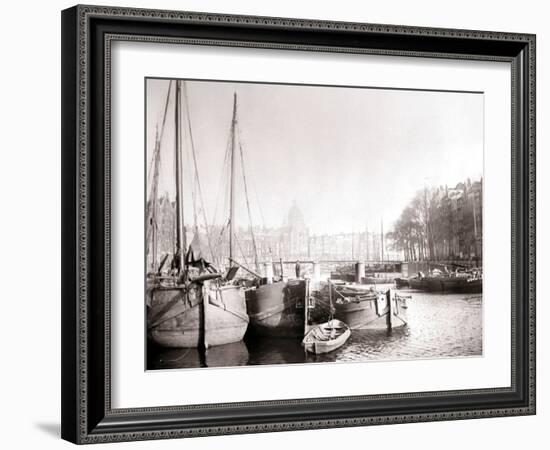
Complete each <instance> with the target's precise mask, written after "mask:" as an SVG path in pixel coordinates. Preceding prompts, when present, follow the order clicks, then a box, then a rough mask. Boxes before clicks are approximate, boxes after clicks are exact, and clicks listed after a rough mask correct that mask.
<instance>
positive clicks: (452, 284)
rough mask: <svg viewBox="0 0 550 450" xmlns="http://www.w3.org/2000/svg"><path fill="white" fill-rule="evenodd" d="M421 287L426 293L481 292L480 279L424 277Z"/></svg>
mask: <svg viewBox="0 0 550 450" xmlns="http://www.w3.org/2000/svg"><path fill="white" fill-rule="evenodd" d="M422 281H423V284H422V285H421V287H418V288H417V289H422V290H425V291H428V292H457V293H480V292H481V291H482V284H483V282H482V279H480V278H478V279H472V278H468V277H461V276H452V277H447V276H445V277H425V278H424V279H423V280H422ZM411 287H412V285H411Z"/></svg>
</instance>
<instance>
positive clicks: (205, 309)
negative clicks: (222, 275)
mask: <svg viewBox="0 0 550 450" xmlns="http://www.w3.org/2000/svg"><path fill="white" fill-rule="evenodd" d="M209 287H210V281H204V282H203V285H202V326H203V329H202V331H203V334H202V345H203V348H204V351H206V350H208V336H207V332H208V327H207V325H206V324H207V322H208V304H209V302H210V299H209V298H208V294H209V291H210V289H209Z"/></svg>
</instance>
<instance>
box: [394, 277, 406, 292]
mask: <svg viewBox="0 0 550 450" xmlns="http://www.w3.org/2000/svg"><path fill="white" fill-rule="evenodd" d="M395 287H396V288H397V289H402V288H408V287H409V280H408V279H407V278H396V279H395Z"/></svg>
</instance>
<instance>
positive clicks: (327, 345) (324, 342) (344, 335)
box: [302, 320, 351, 355]
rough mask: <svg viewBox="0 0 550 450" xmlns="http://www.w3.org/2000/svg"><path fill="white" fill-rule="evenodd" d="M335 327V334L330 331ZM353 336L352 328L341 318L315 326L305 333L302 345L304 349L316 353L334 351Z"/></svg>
mask: <svg viewBox="0 0 550 450" xmlns="http://www.w3.org/2000/svg"><path fill="white" fill-rule="evenodd" d="M332 329H334V331H335V333H334V336H331V335H330V331H331V330H332ZM350 336H351V330H350V328H349V327H348V326H347V325H346V324H345V323H343V322H341V321H340V320H331V321H329V322H327V323H323V324H320V325H316V326H314V327H313V328H312V329H311V330H309V331H308V333H307V334H306V335H305V337H304V340H303V341H302V345H303V346H304V349H305V350H306V351H308V352H310V353H315V354H316V355H319V354H322V353H329V352H332V351H334V350H336V349H338V348H340V347H342V345H344V344H345V343H346V341H347V340H348V339H349V337H350Z"/></svg>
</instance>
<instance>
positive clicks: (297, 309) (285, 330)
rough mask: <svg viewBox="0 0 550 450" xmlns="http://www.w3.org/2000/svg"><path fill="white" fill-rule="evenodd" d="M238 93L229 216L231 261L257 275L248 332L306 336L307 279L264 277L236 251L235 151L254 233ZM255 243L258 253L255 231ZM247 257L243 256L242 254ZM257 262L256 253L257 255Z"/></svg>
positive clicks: (233, 123) (230, 159)
mask: <svg viewBox="0 0 550 450" xmlns="http://www.w3.org/2000/svg"><path fill="white" fill-rule="evenodd" d="M237 108H238V105H237V94H236V93H235V94H234V96H233V113H232V121H231V128H230V132H229V152H230V153H229V155H228V163H229V166H230V186H229V193H230V199H229V204H230V219H229V228H230V231H229V251H230V254H229V260H230V262H231V263H232V264H235V265H238V266H239V267H241V268H243V269H244V270H245V271H246V272H248V273H249V274H250V275H251V276H252V277H253V278H254V284H253V286H250V287H249V289H247V290H246V310H247V314H248V316H249V319H250V327H249V331H250V332H251V333H254V334H258V335H262V336H265V335H267V336H272V337H283V338H286V337H303V321H304V304H303V299H304V295H305V285H306V281H305V280H304V279H291V280H283V279H282V271H281V279H280V280H276V279H273V276H272V275H271V276H267V277H264V276H262V275H261V274H259V273H258V272H259V269H258V264H256V271H254V270H252V269H250V268H249V267H247V265H246V262H239V261H238V260H237V256H236V254H235V251H234V246H235V239H236V236H235V235H234V218H235V217H234V213H235V202H236V199H235V192H236V186H235V183H236V177H235V172H236V169H235V166H236V159H237V158H236V152H237V150H240V158H241V165H242V175H243V184H244V194H245V196H246V204H247V208H248V215H249V220H250V222H251V223H250V230H251V232H252V217H251V213H250V202H249V198H248V188H247V182H246V176H245V173H244V156H243V150H242V143H241V142H240V140H239V139H240V137H239V136H240V130H239V118H238V111H237ZM252 244H253V248H254V251H255V252H256V244H255V240H254V235H253V233H252ZM243 257H244V255H243ZM255 260H256V263H257V260H258V257H257V253H256V255H255Z"/></svg>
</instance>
